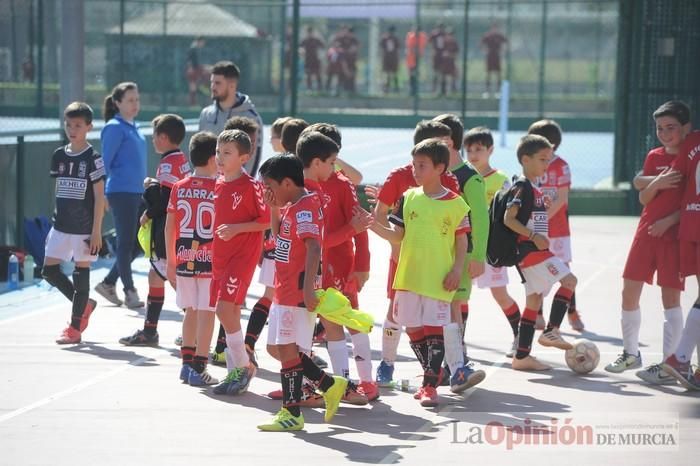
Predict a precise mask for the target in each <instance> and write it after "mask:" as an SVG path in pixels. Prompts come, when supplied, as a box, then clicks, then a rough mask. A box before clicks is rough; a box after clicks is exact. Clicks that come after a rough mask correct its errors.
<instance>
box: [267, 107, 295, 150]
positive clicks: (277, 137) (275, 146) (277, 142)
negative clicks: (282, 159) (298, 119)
mask: <svg viewBox="0 0 700 466" xmlns="http://www.w3.org/2000/svg"><path fill="white" fill-rule="evenodd" d="M291 119H292V117H290V116H285V117H279V118H278V119H276V120H275V121H273V122H272V125H270V144H271V145H272V150H273V151H275V154H283V153H284V152H285V150H284V146H282V128H284V124H285V123H287V122H288V121H289V120H291Z"/></svg>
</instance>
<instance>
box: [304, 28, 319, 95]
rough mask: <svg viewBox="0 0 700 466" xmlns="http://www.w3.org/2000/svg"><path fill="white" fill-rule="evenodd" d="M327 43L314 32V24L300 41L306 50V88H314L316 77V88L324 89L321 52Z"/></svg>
mask: <svg viewBox="0 0 700 466" xmlns="http://www.w3.org/2000/svg"><path fill="white" fill-rule="evenodd" d="M324 46H325V44H324V43H323V41H322V40H321V39H319V37H318V36H316V35H315V34H314V28H313V27H312V26H307V27H306V36H305V37H304V38H303V39H302V41H301V42H300V43H299V47H301V49H302V50H303V52H304V72H305V73H306V88H307V89H309V90H313V88H314V86H313V78H314V77H315V78H316V90H318V91H321V90H323V84H322V79H321V60H320V58H319V52H320V51H321V49H323V47H324Z"/></svg>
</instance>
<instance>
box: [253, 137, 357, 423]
mask: <svg viewBox="0 0 700 466" xmlns="http://www.w3.org/2000/svg"><path fill="white" fill-rule="evenodd" d="M326 139H327V138H326ZM328 141H329V142H330V143H331V144H333V142H332V141H330V140H328ZM315 160H316V161H317V163H320V164H322V165H323V166H324V168H326V170H324V174H325V177H326V178H327V177H328V176H329V175H330V173H331V172H332V167H333V165H332V161H329V158H326V157H325V156H324V157H323V160H322V159H321V158H316V159H315ZM260 175H261V176H262V178H263V181H264V183H265V187H266V193H265V195H266V200H267V202H268V203H269V204H270V205H272V206H275V207H278V208H283V209H281V210H282V211H283V214H282V218H281V219H280V228H279V232H278V234H277V242H276V243H277V244H276V248H275V296H274V301H273V303H272V307H271V308H270V326H269V331H268V337H267V341H268V351H269V353H270V354H271V355H272V356H273V357H275V358H276V359H279V360H280V361H281V363H282V370H281V371H280V378H281V380H282V397H283V398H282V409H281V410H280V411H279V412H278V413H277V415H276V416H275V417H274V418H273V419H272V420H271V421H270V422H269V423H267V424H261V425H259V426H258V429H260V430H263V431H276V432H283V431H295V430H301V429H303V428H304V416H303V415H302V414H301V410H300V402H301V397H302V379H303V377H304V376H306V377H307V378H308V379H309V380H312V381H314V382H315V383H316V384H317V385H318V388H319V389H320V390H321V391H322V392H323V398H324V401H325V405H326V413H325V416H324V418H325V420H326V422H328V421H330V420H331V419H332V418H333V416H334V415H335V413H336V412H337V410H338V405H339V404H340V399H341V398H342V396H343V395H344V394H345V389H346V387H347V385H348V381H347V379H344V378H342V377H339V376H333V377H331V376H329V375H328V374H326V373H325V372H323V371H322V370H321V369H319V367H318V366H317V365H316V364H314V362H313V361H312V360H311V358H310V357H309V356H308V352H309V350H310V349H311V340H312V338H313V331H314V324H315V322H316V313H315V312H313V311H314V309H316V306H317V305H318V299H317V298H316V293H315V292H316V290H317V289H319V288H320V287H321V244H322V242H323V227H324V221H323V208H322V200H321V197H320V196H319V194H318V193H310V192H308V191H307V190H306V189H305V188H304V169H303V166H302V162H301V160H300V159H299V158H297V157H295V156H291V155H279V156H275V157H272V158H270V159H268V160H267V161H266V162H265V163H264V164H263V165H262V167H260Z"/></svg>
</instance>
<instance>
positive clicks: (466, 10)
mask: <svg viewBox="0 0 700 466" xmlns="http://www.w3.org/2000/svg"><path fill="white" fill-rule="evenodd" d="M468 47H469V0H464V33H463V34H462V121H466V119H467V60H468V59H469V49H468Z"/></svg>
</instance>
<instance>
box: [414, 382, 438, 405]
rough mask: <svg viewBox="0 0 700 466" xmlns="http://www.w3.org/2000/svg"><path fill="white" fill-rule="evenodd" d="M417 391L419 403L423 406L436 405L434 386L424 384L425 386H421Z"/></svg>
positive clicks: (436, 397) (436, 398)
mask: <svg viewBox="0 0 700 466" xmlns="http://www.w3.org/2000/svg"><path fill="white" fill-rule="evenodd" d="M418 393H419V396H418V400H419V401H420V405H421V406H423V407H424V408H431V407H434V406H437V405H438V394H437V390H435V387H431V386H430V385H426V386H425V387H421V388H420V390H418Z"/></svg>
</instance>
